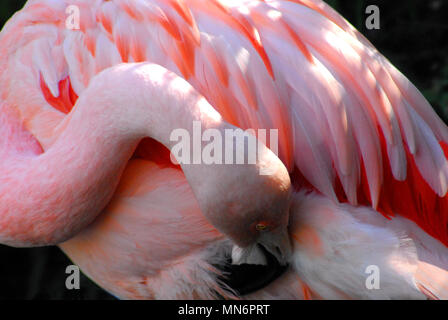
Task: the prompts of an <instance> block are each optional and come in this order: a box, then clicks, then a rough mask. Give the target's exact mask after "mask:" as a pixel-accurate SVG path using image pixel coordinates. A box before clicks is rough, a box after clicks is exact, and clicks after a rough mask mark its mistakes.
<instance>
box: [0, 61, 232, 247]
mask: <svg viewBox="0 0 448 320" xmlns="http://www.w3.org/2000/svg"><path fill="white" fill-rule="evenodd" d="M194 121H199V122H200V124H201V126H202V127H203V128H217V129H218V130H224V129H225V128H228V127H231V126H230V125H228V124H226V123H225V122H223V121H222V119H221V117H220V116H219V114H218V113H217V112H216V111H215V110H214V109H213V108H212V107H211V106H210V105H209V104H208V103H207V102H206V101H205V99H204V98H203V97H202V96H200V95H199V94H198V93H197V92H196V91H195V90H194V89H193V88H192V87H191V86H190V85H189V84H188V83H187V82H186V81H184V80H182V79H181V78H179V77H177V76H175V75H174V74H172V73H170V72H168V71H167V70H166V69H164V68H162V67H159V66H156V65H151V64H127V65H119V66H115V67H112V68H110V69H107V70H105V71H103V72H102V73H100V74H99V75H97V76H96V77H95V78H93V79H92V80H91V83H90V84H89V87H88V88H87V89H86V91H85V92H83V94H82V95H81V96H80V98H79V99H78V102H77V104H76V106H75V107H74V109H73V111H72V112H71V113H70V114H69V115H68V116H67V117H66V119H65V120H64V121H63V122H62V123H61V125H60V127H59V128H58V129H57V130H59V133H60V134H59V135H58V138H57V140H56V141H55V142H54V143H53V144H52V146H51V147H50V148H49V149H48V150H46V152H45V153H43V154H41V155H39V156H37V157H33V158H21V159H20V158H15V159H10V160H13V161H6V160H5V161H4V162H3V164H2V169H1V172H0V243H4V244H8V245H13V246H32V245H49V244H56V243H60V242H62V241H65V240H66V239H68V238H70V237H72V236H74V235H75V234H76V233H78V232H79V231H80V230H81V229H82V228H84V227H85V226H86V225H87V224H89V223H90V222H91V221H92V220H93V219H94V218H95V217H96V216H97V215H98V214H99V213H100V212H101V210H102V209H104V207H105V206H106V205H107V203H108V202H109V201H110V199H111V197H112V196H113V193H114V191H115V188H116V187H117V184H118V182H119V179H120V177H121V174H122V172H123V170H124V168H125V166H126V164H127V161H128V160H129V159H130V157H131V156H132V154H133V152H134V150H135V148H136V146H137V144H138V143H139V141H140V140H141V139H142V138H143V137H146V136H150V137H152V138H154V139H156V140H158V141H159V142H161V143H162V144H164V145H165V146H166V147H168V148H171V147H172V145H173V142H172V141H171V140H170V135H171V132H172V131H173V130H174V129H177V128H183V129H185V130H187V131H189V132H191V131H192V130H193V123H194ZM4 164H6V165H4ZM190 167H191V170H190V169H188V168H183V169H184V171H185V173H186V176H187V178H188V177H189V176H192V175H196V174H197V172H196V171H197V170H198V168H197V167H196V168H193V166H190ZM193 189H195V188H193Z"/></svg>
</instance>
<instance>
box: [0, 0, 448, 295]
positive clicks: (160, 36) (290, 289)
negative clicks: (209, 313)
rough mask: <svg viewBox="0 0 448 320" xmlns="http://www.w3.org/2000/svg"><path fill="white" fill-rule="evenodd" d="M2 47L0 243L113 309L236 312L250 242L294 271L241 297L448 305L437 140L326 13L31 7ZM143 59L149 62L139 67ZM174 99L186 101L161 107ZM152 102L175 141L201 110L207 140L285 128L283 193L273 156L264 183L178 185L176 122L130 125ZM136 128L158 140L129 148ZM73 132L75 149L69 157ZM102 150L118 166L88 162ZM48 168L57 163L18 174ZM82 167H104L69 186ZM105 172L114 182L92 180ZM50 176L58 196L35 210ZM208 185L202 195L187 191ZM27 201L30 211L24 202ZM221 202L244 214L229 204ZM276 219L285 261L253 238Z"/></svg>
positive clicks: (296, 2)
mask: <svg viewBox="0 0 448 320" xmlns="http://www.w3.org/2000/svg"><path fill="white" fill-rule="evenodd" d="M70 5H74V6H75V7H76V8H78V9H79V13H80V15H79V17H80V26H79V27H80V28H79V30H78V29H75V30H72V29H67V28H66V24H65V22H66V17H67V15H66V9H67V7H68V6H70ZM0 43H1V44H2V45H1V47H0V61H2V62H1V63H0V99H1V106H2V109H1V115H2V121H3V122H2V125H3V126H2V127H3V128H5V129H4V131H3V134H2V137H6V138H2V140H3V141H2V148H0V150H2V160H3V158H4V159H6V160H3V162H2V171H1V172H0V173H1V174H0V177H2V178H3V180H2V185H1V186H0V188H2V187H3V189H2V190H1V191H2V192H1V193H0V194H1V196H0V197H2V198H1V200H2V201H1V202H0V206H1V205H3V207H2V210H1V212H5V211H6V209H7V208H12V209H10V211H9V214H8V215H5V214H2V216H1V218H0V219H1V220H0V221H1V223H0V230H1V232H0V235H1V236H0V238H1V241H2V242H3V243H7V244H10V245H16V246H23V245H26V246H28V245H42V244H59V246H60V247H61V248H62V249H63V250H64V251H65V252H66V253H67V254H68V256H69V257H71V258H72V259H73V261H75V262H76V263H77V264H78V265H80V266H81V268H82V269H83V270H84V272H85V273H86V274H87V275H88V276H90V277H91V278H92V279H93V280H94V281H96V282H97V283H99V284H100V285H101V286H102V287H104V288H106V289H107V290H108V291H109V292H111V293H113V294H114V295H116V296H118V297H120V298H214V297H217V295H219V296H222V297H234V296H237V295H238V293H235V292H232V289H231V288H227V287H226V285H225V284H222V281H221V280H220V279H221V278H220V277H219V270H218V269H217V268H216V265H222V264H225V263H226V262H225V261H227V259H228V257H229V256H230V257H232V256H233V258H235V259H234V260H235V261H234V262H235V263H240V262H254V261H253V260H252V259H255V260H256V261H255V262H257V263H258V262H260V260H263V259H262V257H261V256H260V255H259V253H254V252H255V250H254V248H255V244H256V243H257V242H261V243H263V244H265V246H266V247H267V249H268V250H270V251H271V252H272V253H273V254H274V255H276V256H277V258H278V259H279V260H282V262H284V261H285V260H287V261H288V262H289V263H290V266H289V267H288V270H287V271H286V273H285V274H284V275H282V276H281V277H280V278H278V279H277V280H275V281H274V282H273V283H272V284H270V285H268V286H267V287H266V288H264V289H262V290H258V291H257V292H254V293H252V294H249V295H246V296H244V297H243V298H298V299H307V298H324V299H325V298H329V299H334V298H403V297H406V298H425V297H428V298H448V294H447V292H448V291H447V289H448V288H447V286H446V284H447V283H448V276H447V269H448V261H447V259H448V258H447V245H448V233H447V227H446V226H447V218H448V196H447V195H446V194H447V189H448V183H447V179H448V161H447V157H448V130H447V126H446V125H445V124H444V123H443V122H442V121H441V119H440V118H439V117H438V116H437V115H436V114H435V113H434V111H433V110H432V108H431V106H430V105H429V104H428V102H427V101H426V100H425V99H424V97H423V96H422V95H421V93H420V92H419V91H418V90H417V89H416V88H415V87H414V86H413V85H412V84H411V83H410V82H409V81H408V80H407V79H406V78H405V77H404V76H403V75H402V74H401V73H400V72H399V71H398V70H397V69H395V68H394V67H393V66H392V65H391V64H390V62H389V61H387V60H386V59H385V58H384V57H383V56H382V55H381V54H380V53H379V52H378V51H377V50H376V49H375V48H374V47H373V46H372V45H371V44H370V43H369V42H368V40H367V39H365V38H364V37H363V36H362V35H361V34H360V33H358V32H357V31H356V30H355V29H354V28H353V27H352V26H351V25H350V24H349V23H348V22H347V21H345V20H344V19H343V18H342V17H341V16H340V15H339V14H338V13H336V12H335V11H334V10H333V9H331V8H330V7H329V6H327V5H326V4H325V3H324V2H322V1H319V0H265V1H261V0H243V1H219V0H208V1H204V0H183V1H182V0H151V1H149V0H147V1H144V0H140V1H125V0H122V1H118V0H116V1H100V0H98V1H85V0H77V1H50V0H34V1H29V2H28V3H27V4H26V5H25V7H24V9H22V11H21V12H19V13H18V14H16V15H15V16H14V17H13V18H12V19H11V20H10V21H9V22H8V23H7V25H6V26H5V27H4V29H3V30H2V32H1V35H0ZM144 61H148V62H151V63H152V64H150V65H148V64H135V63H141V62H144ZM122 63H124V64H125V65H123V64H122ZM154 64H156V65H154ZM166 70H169V71H166ZM142 74H143V75H142ZM154 74H166V75H167V77H168V78H169V79H170V80H169V81H167V80H164V81H162V83H163V84H162V85H160V86H159V87H157V86H155V87H157V88H158V90H156V93H157V94H154V87H152V86H151V85H150V86H149V88H148V89H147V88H146V86H148V82H150V83H154V81H155V82H156V83H157V80H156V79H154V78H153V77H154ZM156 78H157V77H156ZM117 79H118V80H117ZM182 79H184V80H182ZM185 80H186V81H187V82H188V84H187V83H186V82H185ZM173 81H174V82H177V83H181V84H182V85H180V86H176V88H174V87H173V86H171V87H170V86H169V83H172V82H173ZM179 87H180V88H183V89H184V90H183V91H182V94H174V95H173V96H170V95H169V94H170V93H173V92H174V93H175V92H176V90H180V88H179ZM111 88H114V90H111ZM146 90H149V91H151V90H152V92H153V95H152V96H151V99H153V100H156V101H157V99H160V100H162V101H163V99H168V100H167V101H168V102H172V103H168V104H164V105H167V106H168V105H169V106H170V107H172V106H173V105H174V109H176V108H177V109H176V110H178V111H179V114H180V115H181V116H182V117H183V116H185V115H186V121H185V122H182V120H185V118H184V119H180V118H181V116H179V114H178V115H177V116H178V118H179V119H177V120H176V119H174V120H176V121H179V122H180V123H183V124H184V125H185V123H187V122H188V121H191V120H192V119H193V118H194V112H192V113H190V114H189V111H191V110H192V109H194V108H195V107H197V108H198V110H199V112H198V113H197V114H196V115H198V114H200V115H201V116H202V117H205V119H204V118H202V119H203V120H204V125H206V126H207V125H209V124H214V126H217V122H219V125H222V126H226V127H227V126H228V127H233V126H236V127H240V128H243V129H246V128H255V129H258V128H268V129H269V128H274V129H278V130H279V158H280V159H281V161H282V162H283V165H284V166H285V167H286V169H287V170H288V172H289V176H288V177H285V170H284V168H283V165H282V164H280V163H279V162H278V161H277V159H276V157H275V156H274V155H273V154H272V153H270V152H268V151H266V152H265V155H266V159H265V160H266V163H268V164H269V166H270V165H271V164H272V165H273V166H274V167H275V168H278V170H277V171H276V173H277V174H275V175H274V176H271V177H259V176H257V175H255V174H254V168H253V167H250V166H249V167H248V166H244V168H240V171H239V170H238V168H234V167H232V168H230V167H227V168H226V167H224V168H217V167H214V168H213V170H209V171H203V172H201V171H200V170H207V169H199V172H198V171H195V170H198V169H195V168H190V167H188V166H182V170H183V171H181V170H180V168H179V167H177V166H173V165H172V164H171V163H170V161H169V152H168V150H167V149H166V148H165V147H169V142H167V141H166V137H167V131H168V130H167V129H166V128H169V129H173V128H174V127H175V125H174V126H170V125H167V126H166V125H165V126H163V125H161V124H159V127H158V126H157V123H155V122H154V121H156V120H155V119H154V118H148V115H147V114H145V113H144V112H143V113H142V112H141V109H142V108H143V109H144V107H142V105H145V103H142V101H146V100H145V97H146V98H147V97H148V95H149V93H146ZM24 93H26V94H24ZM178 93H179V92H178ZM159 95H160V97H159ZM161 97H162V98H161ZM179 97H182V98H179ZM191 97H195V98H194V99H193V100H194V101H201V103H200V105H197V104H192V103H191V101H192V100H191V99H189V98H191ZM202 97H204V98H205V100H204V99H202ZM176 98H177V99H178V100H176ZM183 99H184V100H183ZM160 100H159V101H160ZM167 101H165V103H166V102H167ZM204 101H207V102H204ZM89 106H96V107H97V108H98V109H95V108H89ZM108 107H111V108H108ZM145 107H151V106H146V105H145ZM185 110H187V112H185ZM215 110H216V111H217V112H216V111H215ZM159 111H160V110H159ZM156 114H157V113H156ZM172 115H174V113H172ZM158 116H160V117H162V116H164V112H159V114H158ZM221 117H222V119H223V120H221ZM117 119H118V120H117ZM156 119H158V120H159V118H156ZM207 119H208V120H207ZM102 121H104V122H102ZM107 121H110V122H107ZM120 121H123V122H120ZM151 121H153V123H154V124H155V126H154V128H156V129H152V130H154V131H152V132H149V133H148V131H147V130H148V129H147V124H148V123H151ZM161 121H162V123H163V121H164V120H163V117H162V120H161ZM142 123H143V127H144V128H145V129H144V130H143V129H141V128H142ZM219 125H218V127H219ZM2 127H0V128H2ZM162 127H164V128H165V130H163V128H162ZM107 128H115V129H117V130H107ZM161 128H162V129H161ZM134 130H136V131H137V132H138V130H143V131H144V132H145V133H144V135H143V136H150V137H152V138H153V139H144V140H141V138H142V137H143V136H142V135H137V137H138V139H137V138H134V139H135V140H134V141H129V140H126V139H129V136H127V134H129V132H131V131H132V132H133V134H135V132H134ZM158 130H161V131H158ZM91 134H93V135H94V136H95V138H96V141H94V142H96V144H95V145H93V144H90V145H89V144H88V143H87V142H90V143H92V142H93V140H94V139H91V138H89V137H90V135H91ZM70 135H72V136H71V138H73V139H74V141H78V142H79V144H78V145H74V144H71V145H67V141H68V139H69V138H70ZM83 137H86V138H85V139H84V140H83V139H82V138H83ZM123 137H125V138H123ZM76 139H78V140H76ZM131 140H132V139H131ZM139 141H140V143H138V142H139ZM112 142H114V143H117V144H113V143H112ZM160 142H162V144H163V145H164V146H163V145H161V144H160ZM137 144H138V145H137ZM111 145H113V146H111ZM105 147H109V148H114V150H108V151H109V152H111V153H110V154H109V155H108V156H105V157H102V158H100V159H98V157H101V156H102V155H104V154H105V153H103V152H104V150H103V149H104V148H105ZM83 148H84V149H83ZM89 148H90V150H87V149H89ZM102 148H103V149H102ZM80 151H84V152H85V151H87V152H86V153H84V154H83V155H82V154H80ZM18 154H19V155H20V160H21V161H20V162H19V161H17V158H18V156H17V155H18ZM11 155H13V156H11ZM38 155H39V157H38ZM112 155H113V156H112ZM82 156H84V157H85V158H84V160H82V159H81V158H82ZM45 157H46V159H47V160H48V161H49V162H48V163H51V164H52V165H51V166H49V165H48V164H47V165H46V166H42V165H40V166H39V167H38V166H33V167H30V166H29V165H28V164H29V163H32V161H36V160H34V159H36V158H39V159H41V158H45ZM8 159H13V160H12V161H11V160H10V161H9V162H8ZM85 159H89V160H90V161H95V160H96V161H97V165H96V166H92V167H93V168H92V169H91V170H90V171H89V172H87V174H85V173H80V171H76V170H75V169H78V170H79V169H80V167H81V168H85V166H88V165H87V164H88V161H87V162H86V160H85ZM64 160H65V161H64ZM82 161H84V162H82ZM23 163H26V164H27V165H23ZM261 163H262V164H263V163H265V162H263V161H261ZM81 164H82V165H81ZM100 164H101V166H100ZM259 165H260V164H259ZM11 168H12V169H11ZM28 168H31V169H28ZM38 168H41V169H38ZM55 169H59V170H60V171H58V170H55ZM226 169H227V170H226ZM103 170H104V171H109V172H112V174H111V175H112V176H113V177H109V178H107V179H105V181H101V178H102V177H98V176H99V174H100V173H101V172H104V171H103ZM11 172H12V173H11ZM62 173H64V176H62ZM44 174H47V175H48V174H49V175H51V177H52V179H53V180H52V181H53V183H55V186H57V187H53V188H50V189H49V190H51V191H52V192H54V193H50V194H48V193H47V194H45V193H43V192H44V191H46V188H45V185H42V179H40V178H41V177H43V176H42V175H44ZM4 177H6V179H5V178H4ZM29 177H34V179H35V180H29V179H28V178H29ZM241 177H243V178H246V179H242V178H241ZM214 178H215V179H214ZM218 178H219V179H218ZM238 178H240V180H238ZM72 179H73V180H75V181H77V183H78V184H77V185H78V186H80V187H82V189H80V190H81V191H79V193H78V196H79V198H77V199H76V200H78V201H71V202H65V203H66V206H60V207H58V211H57V212H55V213H48V212H46V211H44V210H42V211H39V210H36V207H37V208H40V207H45V206H46V205H47V204H48V203H49V201H48V199H51V197H52V196H53V195H55V194H56V195H58V197H63V196H64V195H65V196H67V195H70V197H71V196H72V194H71V193H72V192H73V191H74V190H73V189H70V190H67V188H68V187H67V184H69V182H70V183H71V182H72V181H73V180H72ZM221 179H222V180H221ZM289 179H290V180H291V183H292V185H293V189H294V193H293V194H292V196H291V198H290V197H289V188H288V184H289ZM111 180H113V183H111ZM202 180H206V181H207V188H206V189H204V190H198V189H200V182H201V181H202ZM242 181H244V182H246V181H252V183H250V184H246V183H242ZM56 182H57V183H58V184H56ZM272 182H274V183H272ZM95 183H96V186H95V187H93V188H89V186H91V185H92V184H95ZM221 184H222V185H224V186H225V187H227V189H226V188H219V189H217V186H220V185H221ZM33 186H38V188H39V189H38V191H39V192H38V193H37V194H36V193H35V194H36V197H37V196H40V198H39V197H37V198H33V200H34V202H29V201H28V199H29V198H28V195H33V191H34V192H35V189H36V188H33ZM274 186H276V187H274ZM232 188H233V189H236V190H244V192H242V193H243V194H245V195H248V197H247V198H243V197H241V196H239V197H236V198H233V197H235V195H234V193H232V194H230V191H227V190H233V189H232ZM11 190H13V191H14V190H17V191H16V192H11ZM210 190H211V192H208V191H210ZM219 190H226V192H229V194H226V195H223V194H222V193H220V192H219ZM6 191H8V192H6ZM21 191H26V192H23V193H21ZM75 191H77V190H75ZM201 191H203V192H201ZM205 191H207V192H205ZM42 193H43V194H42ZM11 195H12V196H11ZM16 195H26V197H23V196H22V197H17V196H16ZM87 195H90V197H89V198H87ZM174 195H175V196H176V197H175V196H174ZM58 197H56V198H55V199H57V200H59V199H60V198H58ZM83 197H86V198H83ZM173 198H177V200H176V201H173ZM86 199H87V200H86ZM254 199H255V200H254ZM64 200H65V201H67V200H66V199H64ZM70 200H73V199H70ZM84 200H85V201H84ZM249 200H250V201H249ZM257 200H258V201H257ZM55 201H56V200H55ZM234 201H237V203H239V204H241V206H240V207H239V208H241V207H242V208H244V210H242V211H243V214H241V215H239V216H238V218H240V219H241V226H242V229H239V228H237V226H238V227H239V222H236V221H235V220H232V218H233V217H232V214H229V211H232V210H226V208H228V207H229V206H228V205H229V204H230V203H233V202H234ZM290 201H291V206H290V207H289V202H290ZM30 203H34V204H35V206H34V207H32V208H33V210H35V211H32V210H29V209H30V208H31V207H30V206H29V204H30ZM260 203H263V205H268V206H270V208H275V210H273V211H272V210H263V208H260ZM27 205H28V207H27ZM215 207H216V208H219V210H215V211H214V210H213V209H216V208H215ZM230 207H231V206H230ZM285 208H289V213H290V219H289V236H290V239H291V242H292V245H293V252H292V254H291V255H289V254H288V253H289V248H288V241H286V240H285V237H284V235H283V234H282V232H277V233H276V234H275V237H274V238H275V240H274V241H272V240H271V239H272V238H273V237H272V236H264V234H265V233H264V230H265V228H267V229H268V232H266V234H270V235H271V234H272V233H269V230H270V227H271V228H272V227H274V228H272V230H274V231H278V230H279V229H280V230H281V229H282V228H284V226H285V224H286V222H285V221H286V220H287V214H285V213H284V212H285ZM25 209H26V210H25ZM237 211H239V210H237ZM286 211H287V210H286ZM6 212H8V211H6ZM28 212H37V213H39V212H44V213H47V215H44V216H43V217H42V216H40V215H38V214H34V215H33V214H25V213H28ZM252 214H253V216H251V215H252ZM249 216H250V217H251V219H249V220H250V223H247V221H245V219H248V217H249ZM266 216H268V217H269V218H270V221H268V220H266V219H265V217H266ZM261 217H263V218H262V219H260V218H261ZM43 220H45V221H43ZM92 221H93V222H92ZM261 221H262V222H263V223H262V224H260V222H261ZM274 221H275V223H274ZM254 222H255V224H254ZM258 225H260V226H261V227H260V230H258V231H259V232H256V233H255V234H256V237H255V238H256V239H255V238H254V236H253V234H254V230H253V227H254V226H258ZM277 225H279V226H278V227H276V228H275V226H277ZM259 234H263V236H260V235H259ZM259 237H265V238H267V239H269V240H264V241H259ZM61 242H62V243H61ZM231 243H236V244H237V245H239V246H240V247H243V248H245V250H244V251H243V252H244V253H243V254H239V255H238V254H235V252H236V253H238V252H241V250H238V249H239V248H238V247H235V248H236V249H237V250H235V248H233V249H232V244H231ZM276 248H278V249H279V250H281V251H282V252H280V253H279V252H277V249H276ZM371 265H373V266H376V267H378V268H379V270H381V284H382V285H381V289H379V290H371V289H368V288H367V287H366V286H365V282H364V280H365V276H366V275H365V270H366V267H368V266H371Z"/></svg>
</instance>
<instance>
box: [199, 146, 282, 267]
mask: <svg viewBox="0 0 448 320" xmlns="http://www.w3.org/2000/svg"><path fill="white" fill-rule="evenodd" d="M217 178H218V179H219V180H216V181H214V182H212V185H213V187H210V188H209V187H206V188H203V190H202V192H199V198H201V200H200V201H199V202H200V203H201V204H202V205H201V210H202V211H203V213H204V214H205V216H206V217H207V218H208V219H209V221H210V222H211V223H212V224H213V225H214V226H215V227H216V228H217V229H218V230H219V231H221V232H222V233H223V234H225V235H226V236H228V237H229V238H230V239H231V240H233V242H234V244H235V246H234V248H233V250H232V263H233V264H261V265H266V256H265V254H264V252H263V250H262V249H261V248H260V246H263V247H264V249H266V250H267V251H268V252H269V253H271V254H272V255H273V256H274V257H276V258H277V260H278V261H279V262H280V263H281V264H282V265H284V264H286V263H287V260H288V257H289V256H290V253H291V245H290V241H289V235H288V222H289V208H290V198H291V181H290V177H289V173H288V171H287V169H286V167H285V166H284V165H283V163H282V161H281V160H280V159H279V158H278V157H277V156H276V155H275V154H274V153H272V152H271V151H270V150H269V149H268V148H265V152H262V153H261V156H260V159H259V161H258V162H257V164H256V165H254V166H248V165H236V166H228V167H227V169H226V170H225V171H224V172H222V173H221V175H218V176H217Z"/></svg>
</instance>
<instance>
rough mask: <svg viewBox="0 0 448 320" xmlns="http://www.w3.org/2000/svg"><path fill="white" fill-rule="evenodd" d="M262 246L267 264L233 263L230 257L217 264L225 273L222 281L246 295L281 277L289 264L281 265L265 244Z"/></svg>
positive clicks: (221, 278) (240, 293)
mask: <svg viewBox="0 0 448 320" xmlns="http://www.w3.org/2000/svg"><path fill="white" fill-rule="evenodd" d="M260 248H261V250H262V252H263V254H264V255H265V257H266V261H267V265H265V266H263V265H251V264H241V265H232V261H231V259H230V258H229V259H228V260H227V263H226V264H225V265H219V266H215V267H216V268H218V269H219V270H220V271H221V272H222V273H223V275H224V276H222V277H220V281H221V282H222V283H223V284H225V285H226V286H228V287H230V288H232V289H233V290H234V291H236V292H237V293H238V294H239V295H246V294H249V293H252V292H255V291H257V290H260V289H263V288H265V287H266V286H268V285H269V284H270V283H272V282H273V281H274V280H276V279H277V278H279V277H280V276H281V275H282V274H283V273H284V272H285V271H286V270H287V269H288V265H281V264H280V263H279V262H278V260H277V259H276V258H275V256H273V255H272V254H271V253H269V252H268V251H267V250H266V249H265V248H264V247H263V246H260ZM224 289H225V288H224Z"/></svg>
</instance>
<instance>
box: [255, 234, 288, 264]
mask: <svg viewBox="0 0 448 320" xmlns="http://www.w3.org/2000/svg"><path fill="white" fill-rule="evenodd" d="M258 243H259V244H261V245H262V246H263V247H264V248H265V249H266V250H267V251H269V253H270V254H272V255H273V256H274V257H275V258H276V259H277V260H278V262H279V263H280V264H281V265H286V264H287V263H288V261H289V257H290V256H291V254H292V248H291V242H290V240H289V234H288V231H287V230H286V229H279V230H274V231H271V232H263V233H262V234H260V237H259V238H258Z"/></svg>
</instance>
